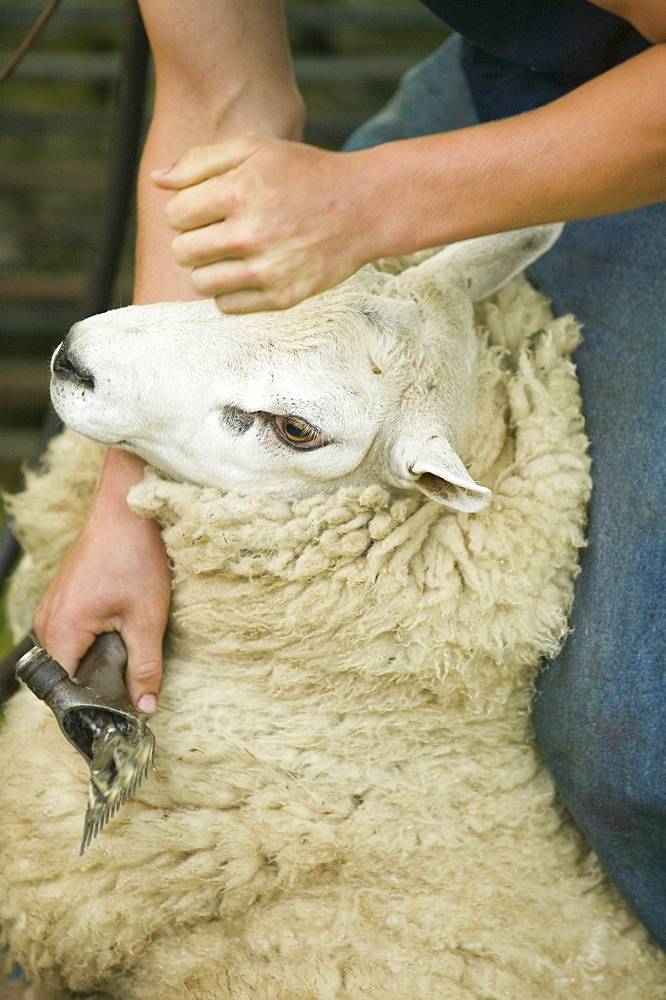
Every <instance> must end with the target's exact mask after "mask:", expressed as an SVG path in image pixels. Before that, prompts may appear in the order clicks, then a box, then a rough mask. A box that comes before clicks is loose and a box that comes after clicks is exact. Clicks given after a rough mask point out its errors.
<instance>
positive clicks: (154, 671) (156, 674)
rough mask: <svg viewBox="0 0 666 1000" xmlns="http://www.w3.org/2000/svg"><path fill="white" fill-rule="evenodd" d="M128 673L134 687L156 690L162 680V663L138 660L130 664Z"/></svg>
mask: <svg viewBox="0 0 666 1000" xmlns="http://www.w3.org/2000/svg"><path fill="white" fill-rule="evenodd" d="M129 672H130V674H131V676H132V681H133V682H134V684H135V685H139V686H141V687H146V688H155V689H156V688H157V687H158V686H159V682H160V680H161V679H162V663H161V661H160V660H140V661H139V662H138V663H130V667H129Z"/></svg>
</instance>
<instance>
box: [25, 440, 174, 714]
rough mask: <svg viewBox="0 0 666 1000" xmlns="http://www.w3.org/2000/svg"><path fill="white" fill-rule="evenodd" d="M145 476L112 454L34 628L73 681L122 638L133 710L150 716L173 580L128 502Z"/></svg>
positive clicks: (158, 542) (147, 527) (152, 527)
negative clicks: (90, 657)
mask: <svg viewBox="0 0 666 1000" xmlns="http://www.w3.org/2000/svg"><path fill="white" fill-rule="evenodd" d="M143 469H144V463H143V462H142V461H141V460H140V459H138V458H136V457H135V456H134V455H128V454H126V453H124V452H119V451H115V450H113V449H109V451H108V452H107V459H106V462H105V465H104V469H103V471H102V475H101V477H100V482H99V486H98V488H97V492H96V494H95V498H94V500H93V504H92V507H91V511H90V515H89V517H88V520H87V522H86V524H85V525H84V527H83V529H82V530H81V532H80V533H79V535H78V536H77V538H76V540H75V541H74V544H73V545H72V547H71V548H70V550H69V552H68V553H67V555H66V557H65V559H64V560H63V562H62V565H61V566H60V569H59V571H58V574H57V576H56V578H55V580H54V581H53V583H52V584H51V586H50V587H49V589H48V591H47V592H46V594H45V596H44V597H43V599H42V601H41V604H40V605H39V607H38V608H37V611H36V612H35V616H34V622H33V624H34V628H35V633H36V635H37V638H38V639H39V641H40V643H41V645H42V646H44V648H45V649H46V650H47V651H48V652H49V653H50V655H51V656H53V657H54V658H55V659H56V660H58V662H59V663H61V664H62V665H63V667H64V668H65V669H66V670H67V671H68V673H70V674H71V675H73V674H74V673H75V672H76V668H77V666H78V664H79V661H80V660H81V658H82V656H83V655H84V654H85V653H86V652H87V650H88V649H89V648H90V646H91V645H92V643H93V642H94V640H95V638H96V636H98V635H99V634H100V633H102V632H110V631H117V632H120V634H121V635H122V637H123V639H124V641H125V645H126V646H127V653H128V666H127V687H128V691H129V694H130V698H131V700H132V704H133V705H134V706H135V707H136V708H138V709H140V710H141V711H144V712H148V713H149V714H152V713H153V712H154V711H155V707H156V704H157V693H158V691H159V686H160V679H161V675H162V637H163V635H164V629H165V628H166V622H167V616H168V610H169V597H170V590H171V574H170V570H169V565H168V561H167V557H166V553H165V551H164V546H163V544H162V539H161V536H160V533H159V529H158V527H157V525H156V524H155V522H154V521H151V520H148V519H146V518H142V517H139V516H138V515H137V514H135V513H134V512H133V511H132V510H130V508H129V507H128V506H127V504H126V502H125V496H126V494H127V490H128V489H129V487H130V486H132V485H133V484H134V483H135V482H137V481H138V480H139V479H140V478H141V477H142V475H143Z"/></svg>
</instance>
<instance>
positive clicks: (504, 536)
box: [0, 279, 666, 1000]
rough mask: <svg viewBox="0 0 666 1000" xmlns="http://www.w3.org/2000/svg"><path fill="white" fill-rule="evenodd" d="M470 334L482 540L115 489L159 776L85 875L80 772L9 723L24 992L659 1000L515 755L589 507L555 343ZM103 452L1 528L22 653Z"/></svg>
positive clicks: (523, 318) (546, 787)
mask: <svg viewBox="0 0 666 1000" xmlns="http://www.w3.org/2000/svg"><path fill="white" fill-rule="evenodd" d="M479 320H480V322H482V324H483V325H484V327H486V328H487V330H488V331H489V333H488V334H487V335H485V336H486V339H485V341H484V343H486V348H485V349H484V350H483V351H482V354H481V357H482V362H481V370H480V375H479V380H480V387H481V389H480V407H479V418H478V424H477V429H476V432H475V435H474V438H473V441H472V446H471V448H470V454H469V455H468V456H465V457H466V458H467V459H468V462H469V467H470V472H471V474H472V476H474V478H475V479H478V480H480V481H481V482H482V483H484V484H486V485H488V486H489V487H491V488H492V489H493V491H494V499H493V502H492V504H491V506H490V507H489V508H487V509H486V510H484V511H482V512H481V513H478V514H475V515H473V516H468V515H464V514H458V513H456V512H453V511H450V510H446V509H445V508H443V507H441V506H439V505H437V504H435V503H433V502H430V501H425V500H424V499H423V498H422V497H418V498H415V497H403V498H395V497H391V496H389V495H388V494H387V493H386V491H385V490H384V489H382V488H380V487H372V488H366V489H363V490H359V489H346V490H342V491H340V492H338V493H337V494H335V495H328V496H324V495H320V496H314V497H311V498H309V499H307V500H301V501H298V502H294V503H286V502H283V501H279V500H274V499H270V498H267V497H265V496H258V495H251V496H247V497H241V496H237V495H232V494H227V495H222V494H220V493H219V492H218V491H217V490H214V489H210V488H200V487H195V486H192V485H187V484H178V483H173V482H169V481H167V480H166V479H164V478H163V477H161V476H160V475H159V474H158V473H156V472H154V471H152V470H149V471H148V472H147V474H146V478H145V480H144V482H143V483H142V484H140V485H139V486H137V487H135V488H134V490H133V491H132V493H131V502H132V505H133V507H134V508H135V509H136V510H138V511H140V512H142V513H145V514H149V515H152V516H156V517H157V518H158V520H159V522H160V524H161V525H162V527H163V534H164V540H165V543H166V546H167V550H168V552H169V556H170V558H171V560H172V563H173V567H174V593H173V610H172V619H171V626H170V632H169V638H168V650H167V656H166V671H165V678H164V685H163V689H162V695H161V699H160V711H159V713H158V714H157V715H156V716H155V719H154V731H155V734H156V738H157V754H156V767H157V771H156V773H155V774H153V775H151V776H150V777H149V779H148V780H147V782H145V783H144V786H143V788H142V789H141V791H140V792H139V793H138V795H137V796H136V798H135V800H133V801H132V802H130V803H128V804H127V805H126V806H125V807H124V808H123V809H122V810H121V812H120V814H119V816H118V817H117V818H116V819H115V820H114V821H112V823H111V824H110V825H109V826H108V827H107V829H106V830H105V831H104V832H103V833H102V834H101V835H100V836H99V837H98V839H97V840H96V841H95V842H94V843H93V845H92V847H91V848H90V849H89V850H88V851H87V853H86V855H85V857H84V858H83V859H81V858H79V857H78V856H77V850H78V844H79V840H80V835H81V829H82V821H83V812H84V808H85V798H86V784H87V773H86V769H85V767H84V765H83V762H82V761H81V760H80V758H79V757H78V756H77V755H76V754H75V753H74V752H73V751H72V750H71V748H70V747H69V746H68V745H67V744H66V743H65V741H64V740H63V738H62V736H61V735H60V733H59V731H58V729H57V726H56V724H55V721H54V720H53V718H52V717H51V715H50V713H49V711H48V709H46V708H44V706H42V705H41V704H40V703H38V702H37V700H36V699H35V698H34V696H33V695H31V694H29V693H26V692H21V693H20V694H19V695H17V696H16V697H15V698H14V699H13V700H12V701H11V702H10V703H9V705H8V708H7V716H6V726H5V729H4V731H3V732H2V734H0V759H2V760H3V762H4V764H3V768H2V774H1V776H0V872H1V875H0V924H2V925H3V927H4V930H3V934H4V938H3V940H4V941H5V942H6V943H8V944H9V946H10V948H11V956H12V960H17V961H19V962H20V963H21V964H22V965H23V966H24V967H25V969H26V970H27V972H28V973H29V974H33V975H38V976H39V977H40V978H42V979H43V980H44V981H45V982H47V983H50V984H53V985H56V986H60V987H69V989H71V990H74V991H80V992H81V993H82V994H84V995H86V994H90V993H92V992H94V991H100V992H102V993H105V994H108V995H110V996H112V997H113V998H117V1000H176V998H180V997H183V998H188V1000H227V998H230V1000H231V998H233V1000H250V998H252V1000H333V998H335V1000H659V998H664V997H666V963H665V962H664V958H663V956H662V955H661V953H660V952H659V950H658V949H657V948H656V947H655V946H654V945H652V944H651V943H650V941H649V939H648V936H647V934H646V933H645V932H644V931H643V930H642V929H641V928H640V927H639V926H638V924H637V923H636V921H635V919H634V918H633V917H632V916H631V914H630V913H629V912H628V910H627V909H626V907H625V906H624V905H623V903H622V902H621V901H620V900H619V898H618V896H617V894H616V893H615V892H614V891H613V890H612V888H611V887H610V886H609V885H608V883H607V882H606V880H605V878H604V877H603V875H602V873H601V872H600V870H599V867H598V864H597V861H596V859H595V858H594V856H593V855H592V854H590V852H589V851H588V850H587V848H586V847H585V845H584V843H583V841H582V838H581V837H580V835H579V834H578V832H577V831H576V830H575V829H574V827H573V826H572V824H571V823H570V821H569V820H568V818H567V817H566V815H565V814H564V813H563V812H562V811H561V810H560V808H559V806H558V805H557V803H556V799H555V796H554V792H553V787H552V784H551V781H550V779H549V777H548V775H547V774H546V772H545V770H544V768H543V766H542V765H541V763H540V762H539V760H538V759H537V756H536V754H535V751H534V748H533V740H532V733H531V728H530V720H529V710H530V701H531V697H532V685H533V678H534V674H535V670H536V665H537V663H538V661H539V659H540V657H542V656H544V655H546V654H548V653H552V652H553V651H554V650H555V649H556V648H557V647H558V644H559V643H560V641H561V639H562V637H563V635H564V634H565V633H566V628H567V624H566V623H567V612H568V610H569V607H570V604H571V599H572V583H573V579H574V577H575V575H576V571H577V570H576V567H577V551H578V549H579V548H580V546H581V545H582V544H583V527H584V518H585V505H586V501H587V499H588V495H589V489H590V479H589V469H588V460H587V457H586V439H585V435H584V431H583V423H582V418H581V415H580V406H579V397H578V389H577V383H576V379H575V374H574V370H573V367H572V365H571V363H570V361H569V360H568V359H569V355H570V353H571V351H572V349H573V347H574V346H575V344H576V343H577V340H578V331H577V328H576V326H575V324H574V323H573V322H572V321H571V320H570V318H564V319H558V320H553V319H552V317H551V316H550V314H549V312H548V310H547V307H546V304H545V302H544V301H543V299H542V298H541V297H540V296H539V295H538V294H537V293H536V292H535V291H534V290H533V289H531V288H530V287H529V286H528V285H527V283H526V282H525V281H524V280H522V279H521V280H518V281H514V282H512V283H511V284H510V285H509V286H507V287H506V288H505V289H504V290H502V291H501V292H500V293H499V294H498V295H497V296H495V297H494V298H493V299H492V300H490V301H489V302H487V303H485V304H483V305H482V306H480V307H479ZM482 336H484V335H483V334H482ZM101 454H102V450H101V448H99V447H98V446H96V445H94V444H92V443H91V442H88V441H86V440H84V439H82V438H80V437H77V436H76V435H74V434H72V433H70V432H66V433H65V434H63V435H62V436H61V437H60V438H59V439H58V440H56V441H55V442H54V443H53V445H52V447H51V450H50V456H49V460H48V463H47V467H46V470H45V471H44V473H43V474H42V475H40V476H34V475H32V476H30V477H29V482H28V487H27V490H26V492H25V493H24V494H22V495H20V496H19V497H16V498H14V500H13V501H12V503H11V509H12V511H13V513H14V514H15V516H16V519H17V530H18V534H19V537H20V538H21V541H22V542H23V544H24V546H25V548H26V551H27V553H28V555H27V557H26V559H25V560H24V563H23V565H22V567H21V568H20V570H19V572H18V574H17V576H16V578H15V580H14V584H13V590H12V595H11V602H10V604H11V614H12V619H13V623H14V628H15V630H16V634H17V637H18V636H19V635H20V634H21V633H22V632H23V631H24V630H25V629H26V628H27V627H28V625H29V622H30V618H31V614H32V610H33V608H34V606H35V604H36V602H37V600H38V598H39V595H40V594H41V593H42V592H43V590H44V589H45V587H46V586H47V584H48V582H49V580H50V578H51V577H52V575H53V573H54V571H55V569H56V567H57V565H58V562H59V560H60V559H61V557H62V555H63V553H64V551H65V549H66V548H67V546H68V544H69V543H70V541H71V540H72V538H73V537H74V535H75V533H76V531H77V529H78V527H79V526H80V524H81V523H82V521H83V519H84V517H85V510H86V504H87V503H88V500H89V497H90V494H91V491H92V489H93V486H94V483H95V479H96V475H97V471H98V469H99V464H100V461H101Z"/></svg>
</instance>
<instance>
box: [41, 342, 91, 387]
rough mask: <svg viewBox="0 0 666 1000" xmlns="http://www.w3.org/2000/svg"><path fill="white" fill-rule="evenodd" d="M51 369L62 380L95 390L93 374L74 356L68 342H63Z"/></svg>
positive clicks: (54, 357)
mask: <svg viewBox="0 0 666 1000" xmlns="http://www.w3.org/2000/svg"><path fill="white" fill-rule="evenodd" d="M51 368H52V371H53V374H54V375H58V376H59V377H60V378H64V379H68V380H70V381H72V382H78V383H80V384H81V385H84V386H85V387H86V389H94V388H95V379H94V378H93V376H92V373H91V372H90V371H89V370H88V369H87V368H86V367H85V365H83V364H82V363H81V362H80V361H78V360H77V358H76V355H74V356H72V353H71V352H70V351H69V350H68V349H67V344H66V341H63V343H62V344H61V345H60V347H59V348H58V350H57V351H56V352H55V354H54V356H53V361H52V362H51Z"/></svg>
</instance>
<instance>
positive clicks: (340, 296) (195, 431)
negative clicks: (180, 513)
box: [51, 226, 560, 511]
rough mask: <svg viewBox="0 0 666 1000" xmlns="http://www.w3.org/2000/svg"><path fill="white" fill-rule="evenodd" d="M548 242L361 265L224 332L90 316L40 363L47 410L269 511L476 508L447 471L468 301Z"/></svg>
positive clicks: (462, 480)
mask: <svg viewBox="0 0 666 1000" xmlns="http://www.w3.org/2000/svg"><path fill="white" fill-rule="evenodd" d="M559 232H560V227H558V226H543V227H537V228H536V229H528V230H519V231H516V232H512V233H502V234H499V235H497V236H491V237H483V238H481V239H476V240H467V241H465V242H462V243H458V244H454V245H451V246H448V247H446V248H445V249H444V250H442V251H440V252H439V253H437V254H435V255H434V256H432V257H430V258H429V259H427V260H425V261H424V262H422V263H420V264H418V265H417V266H414V267H411V268H408V269H407V270H405V271H403V272H402V273H401V274H398V275H392V274H390V273H387V272H385V271H382V270H380V269H378V268H377V267H375V266H373V265H367V266H366V267H364V268H361V270H360V271H358V272H357V273H356V274H355V275H353V276H352V277H351V278H349V279H348V280H347V281H345V282H343V283H342V284H341V285H339V286H337V287H336V288H333V289H331V290H330V291H327V292H324V293H322V294H320V295H317V296H314V297H313V298H311V299H308V300H306V301H305V302H302V303H300V304H299V305H297V306H295V307H293V308H292V309H288V310H285V311H284V312H274V313H255V314H252V315H247V316H225V315H222V314H221V313H220V312H219V311H218V309H217V307H216V306H215V304H214V302H213V301H212V300H204V301H195V302H168V303H158V304H156V305H146V306H128V307H126V308H123V309H117V310H112V311H110V312H107V313H103V314H101V315H98V316H92V317H90V318H89V319H86V320H84V321H83V322H81V323H77V324H76V325H75V326H74V327H72V329H71V331H70V332H69V334H68V336H67V338H66V339H65V341H64V342H63V343H62V344H61V345H60V347H59V348H58V349H57V351H56V352H55V354H54V357H53V362H52V370H53V378H52V384H51V395H52V399H53V404H54V406H55V408H56V410H57V412H58V414H59V415H60V416H61V417H62V419H63V421H64V422H65V423H66V424H68V425H69V426H70V427H72V428H73V429H74V430H77V431H79V432H80V433H82V434H84V435H86V436H88V437H91V438H94V439H96V440H98V441H101V442H103V443H105V444H109V445H113V446H115V447H119V448H124V449H127V450H129V451H132V452H135V453H136V454H137V455H140V456H141V457H142V458H144V459H146V460H147V461H148V462H150V463H151V464H153V465H155V466H156V467H157V468H159V469H161V470H163V471H164V472H166V473H167V474H168V475H170V476H173V477H174V478H176V479H179V480H181V479H182V480H189V481H191V482H195V483H199V484H202V485H211V486H216V487H218V488H220V489H223V490H235V491H238V492H248V491H250V490H253V489H259V490H263V491H264V492H267V493H269V494H272V495H275V496H280V497H284V498H285V499H293V498H297V497H301V496H305V495H307V494H309V493H315V492H321V491H322V490H324V491H326V490H331V491H332V490H335V489H338V488H339V487H341V486H350V485H357V486H358V485H364V484H367V483H373V482H380V483H383V484H385V485H387V486H389V487H392V488H394V489H407V490H409V489H417V490H421V491H422V492H424V493H425V494H426V495H427V496H429V497H431V498H433V499H435V500H437V501H439V502H441V503H443V504H445V505H447V506H449V507H453V508H455V509H458V510H465V511H474V510H479V509H481V508H482V507H485V506H486V505H487V504H488V502H489V500H490V491H489V490H488V489H486V488H485V487H483V486H479V485H477V484H476V483H474V481H473V480H472V479H471V478H470V476H469V475H468V473H467V471H466V469H465V466H464V465H463V462H462V461H461V459H460V458H459V457H458V452H459V451H460V450H462V449H464V447H465V439H466V435H467V433H468V428H469V426H470V424H471V423H472V421H473V417H474V412H473V410H474V374H475V363H476V350H477V344H476V336H475V332H474V326H473V312H472V302H473V301H474V300H475V299H479V298H483V297H485V296H486V295H489V294H491V293H492V292H493V291H494V290H495V289H496V288H498V287H499V286H500V285H502V284H503V283H504V282H506V281H508V280H509V278H511V277H512V276H513V275H515V274H517V273H518V272H519V271H521V270H522V269H523V268H524V267H526V266H527V265H528V264H529V263H531V262H532V261H533V260H535V259H536V258H537V257H538V256H539V255H540V254H541V253H543V252H544V251H545V250H547V249H548V248H549V246H551V245H552V243H553V242H554V241H555V239H556V238H557V236H558V235H559Z"/></svg>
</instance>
